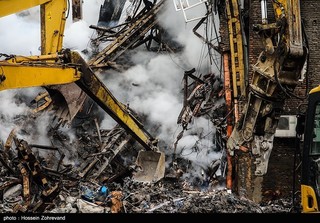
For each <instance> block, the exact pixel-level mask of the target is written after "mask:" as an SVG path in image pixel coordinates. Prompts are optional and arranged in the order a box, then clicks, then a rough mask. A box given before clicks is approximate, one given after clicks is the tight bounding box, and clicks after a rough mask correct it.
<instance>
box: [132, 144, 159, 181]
mask: <svg viewBox="0 0 320 223" xmlns="http://www.w3.org/2000/svg"><path fill="white" fill-rule="evenodd" d="M136 165H137V166H138V167H139V168H140V169H139V170H138V172H136V174H135V175H134V176H133V180H134V181H138V182H150V183H155V182H158V181H159V180H161V179H162V178H163V177H164V173H165V155H164V153H163V152H155V151H143V150H142V151H140V152H139V153H138V157H137V159H136Z"/></svg>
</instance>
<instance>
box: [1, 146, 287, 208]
mask: <svg viewBox="0 0 320 223" xmlns="http://www.w3.org/2000/svg"><path fill="white" fill-rule="evenodd" d="M22 142H24V143H23V144H24V146H25V148H28V145H27V143H26V142H25V141H22ZM27 151H28V152H29V153H27V154H28V155H25V156H28V157H29V159H30V160H31V157H32V158H33V161H34V163H36V164H38V166H37V171H35V170H34V172H29V170H26V171H25V172H23V173H24V175H22V174H19V172H17V170H16V169H17V168H15V167H14V166H12V172H10V171H9V169H8V168H7V167H5V166H4V165H1V182H0V189H1V203H0V212H2V213H21V212H22V213H30V212H32V213H39V212H41V213H277V212H290V211H291V202H290V200H284V199H280V200H274V201H270V202H268V203H266V204H264V205H263V206H262V205H258V204H256V203H255V202H253V201H250V200H248V199H246V198H244V197H238V196H237V195H235V194H232V193H230V192H228V191H227V190H226V189H225V188H224V187H223V182H219V179H217V178H212V179H211V180H210V181H203V180H201V179H198V178H197V179H194V180H193V181H190V180H186V178H184V177H183V175H177V176H178V177H172V174H167V175H166V176H165V178H163V179H162V180H160V181H158V182H156V183H146V182H137V181H135V180H133V178H132V176H133V175H134V167H132V164H130V165H131V167H126V168H124V167H123V171H122V174H119V172H117V171H119V170H116V169H114V167H113V166H116V165H108V168H106V169H108V171H106V170H105V171H101V172H103V174H102V175H103V177H102V178H95V177H94V175H92V174H88V177H81V174H80V173H82V172H81V171H80V166H81V165H79V166H73V167H71V168H70V167H68V165H67V167H65V166H64V165H63V161H62V162H61V163H62V164H61V165H62V166H63V167H64V168H61V170H60V171H59V170H58V171H53V170H52V169H50V168H49V167H48V166H47V163H45V162H36V160H41V157H40V156H38V155H35V156H32V154H34V153H33V152H32V151H30V150H28V149H27ZM127 153H128V152H127ZM124 154H125V153H124ZM28 157H25V159H26V160H28ZM2 158H3V157H2ZM42 160H43V159H42ZM115 160H117V159H115ZM58 161H59V160H58ZM20 162H22V163H23V164H24V166H25V167H26V168H30V169H31V168H32V163H31V162H29V163H28V162H26V161H23V160H21V161H20ZM8 163H11V162H8ZM111 163H112V164H115V163H114V162H113V161H112V162H111ZM116 163H118V164H119V163H120V162H119V159H118V160H117V161H116ZM9 166H10V164H9V165H8V167H9ZM17 166H20V167H21V165H19V164H18V165H17ZM33 166H35V165H33ZM118 168H119V167H118ZM28 172H29V177H28V178H26V177H24V176H27V173H28ZM35 172H36V173H35ZM116 173H117V174H116Z"/></svg>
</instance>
